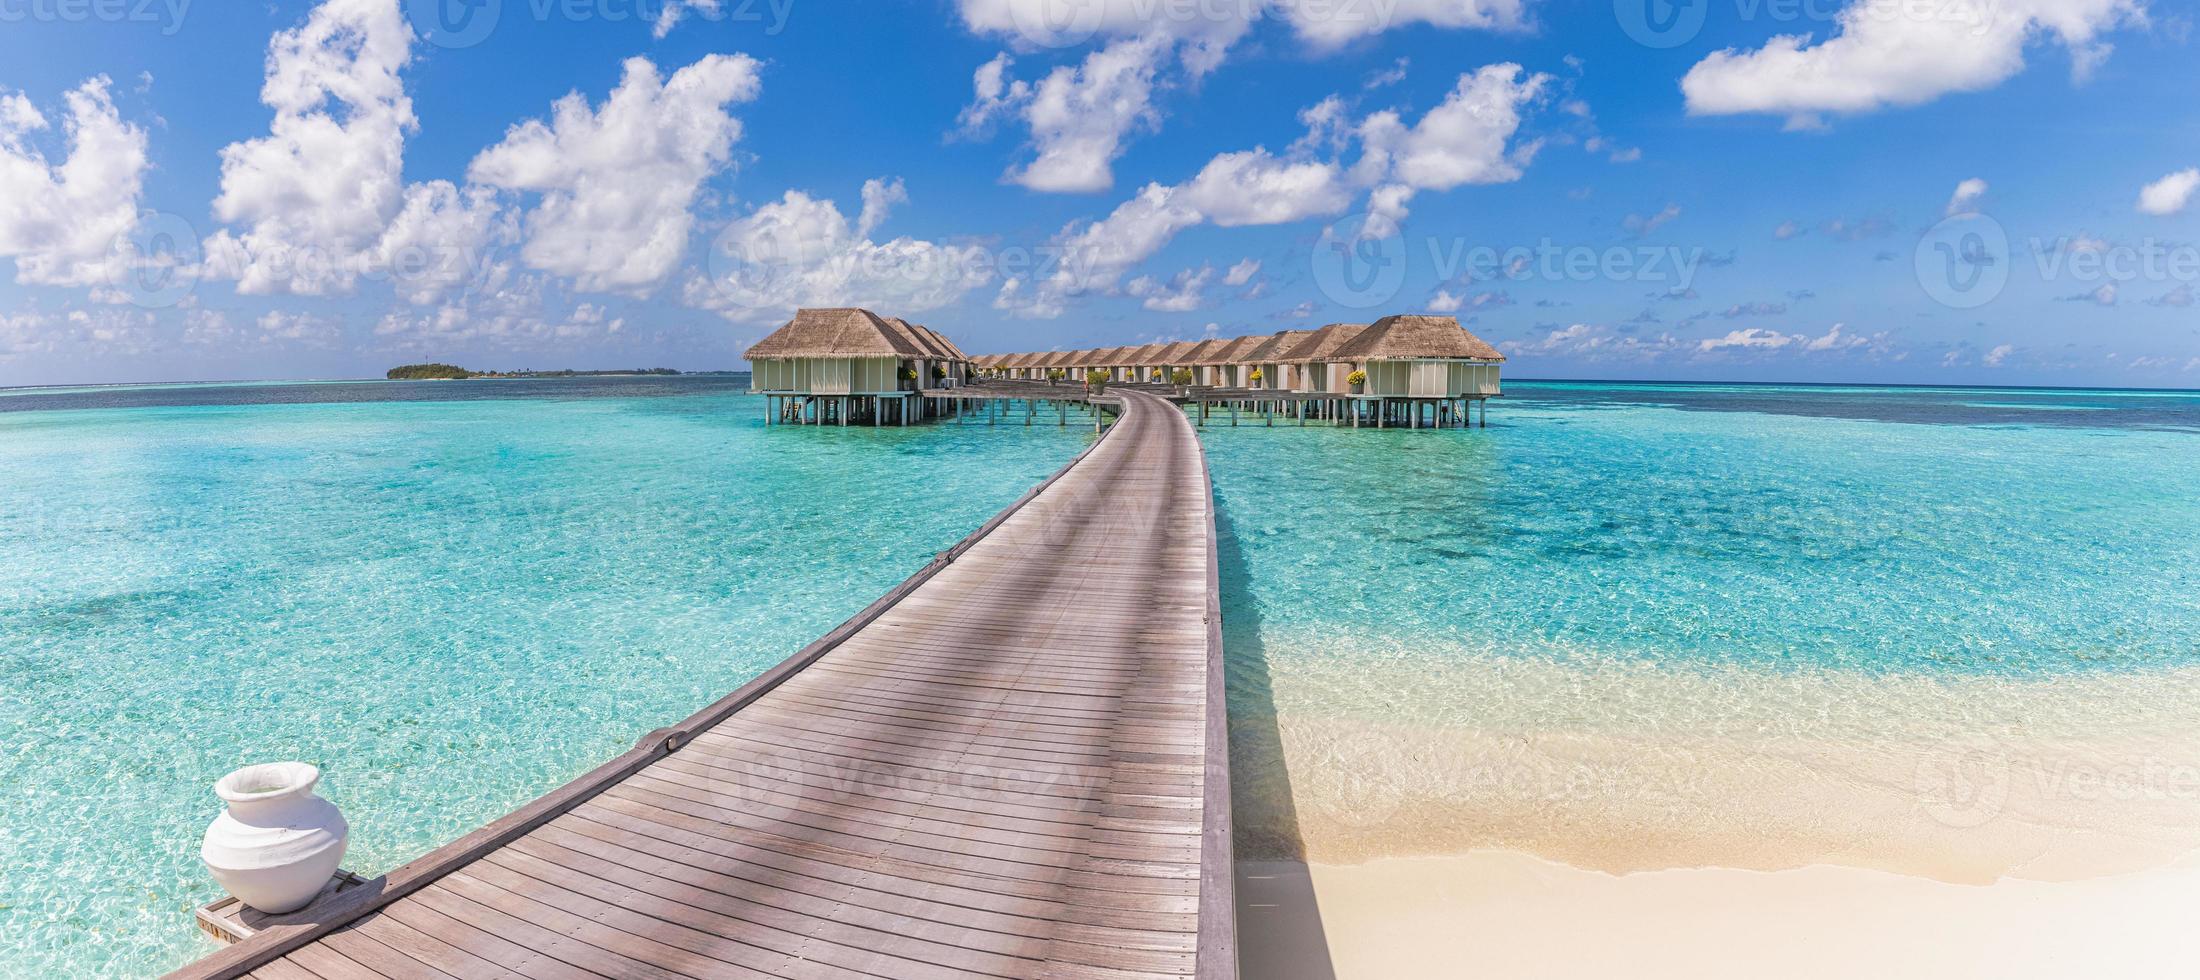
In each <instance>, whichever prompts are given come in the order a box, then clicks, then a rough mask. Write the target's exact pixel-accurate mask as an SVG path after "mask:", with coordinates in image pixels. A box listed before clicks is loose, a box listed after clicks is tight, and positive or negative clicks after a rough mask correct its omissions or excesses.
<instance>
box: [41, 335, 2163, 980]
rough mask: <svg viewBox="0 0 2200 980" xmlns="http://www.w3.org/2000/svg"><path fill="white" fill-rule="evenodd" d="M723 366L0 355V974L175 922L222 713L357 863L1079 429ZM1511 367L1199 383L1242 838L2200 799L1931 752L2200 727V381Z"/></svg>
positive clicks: (688, 700) (77, 963)
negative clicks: (348, 366)
mask: <svg viewBox="0 0 2200 980" xmlns="http://www.w3.org/2000/svg"><path fill="white" fill-rule="evenodd" d="M741 384H742V382H740V381H738V380H736V379H725V378H715V379H714V378H681V379H654V378H651V379H561V380H555V381H483V382H451V383H434V384H421V383H415V384H395V385H392V384H380V383H368V384H316V385H269V386H259V385H238V386H219V387H205V386H178V387H135V388H102V389H87V390H80V391H66V392H63V391H53V390H46V391H39V392H15V393H11V394H10V395H9V396H8V397H5V398H0V473H4V474H6V477H7V478H6V480H5V481H4V482H0V733H5V734H6V736H7V739H6V741H5V743H0V744H4V746H5V748H4V750H0V976H7V977H13V976H50V975H67V976H76V975H138V974H146V973H152V972H156V971H158V970H160V969H162V968H165V967H169V966H173V965H175V964H177V963H180V962H182V961H183V960H185V959H188V958H189V957H190V956H192V955H194V954H196V953H198V952H201V951H203V950H204V949H205V948H206V947H205V946H204V945H203V943H202V942H201V941H200V940H199V939H198V938H197V936H196V933H195V932H194V931H193V929H192V927H191V925H190V920H189V914H190V909H191V907H192V906H193V905H194V904H196V903H198V902H201V901H204V900H207V899H208V898H210V897H212V894H213V886H212V885H211V883H210V882H209V881H208V880H207V879H206V877H205V875H204V873H203V871H201V870H200V869H199V867H198V866H197V860H196V853H195V849H196V847H197V841H198V838H199V835H200V833H201V832H202V830H203V828H204V825H205V822H206V821H207V820H208V819H210V818H211V816H212V814H213V811H214V808H215V805H216V803H215V801H214V799H213V797H212V794H211V792H210V790H209V786H210V784H211V783H212V781H213V780H214V779H215V778H217V777H218V776H219V775H221V774H222V773H223V772H225V771H226V770H228V769H229V768H231V767H233V766H234V765H236V764H238V763H240V762H243V761H246V760H258V759H271V758H300V759H305V760H308V761H313V762H316V763H319V764H320V765H322V766H323V768H324V769H325V771H326V772H327V779H326V789H327V792H328V794H329V795H330V796H331V797H332V798H333V799H335V800H337V801H338V802H339V803H341V804H342V805H343V806H344V807H345V808H346V811H347V813H348V814H349V815H350V817H351V820H352V825H353V828H354V843H353V847H352V852H351V856H350V857H349V858H348V859H347V862H346V863H347V864H348V865H350V866H352V867H354V868H356V869H359V870H361V871H366V872H369V873H372V872H378V871H381V870H386V869H387V868H389V867H392V866H394V865H396V864H398V863H401V862H402V861H404V860H406V859H409V858H411V857H413V856H416V855H418V854H419V853H421V852H423V851H425V850H427V849H429V848H431V847H433V846H435V845H437V844H440V843H442V842H444V841H447V840H449V839H451V838H452V837H455V836H457V835H459V834H461V833H463V832H465V831H467V830H470V829H472V828H473V827H475V826H477V825H479V824H480V823H481V822H482V821H483V820H485V819H487V818H490V817H493V816H495V815H497V814H500V813H502V812H504V811H506V810H508V809H509V808H510V807H512V806H513V805H515V804H517V803H520V802H522V801H524V800H526V799H529V798H532V797H533V796H535V795H537V794H539V793H540V792H542V791H543V790H545V789H547V788H549V787H551V786H554V785H556V784H557V783H559V782H561V781H563V780H565V779H568V778H570V777H572V776H574V775H577V774H578V773H580V772H581V771H583V770H585V769H586V768H587V767H588V766H590V765H591V764H593V763H595V762H598V761H600V760H602V759H604V758H607V757H609V756H610V755H613V754H616V753H617V752H619V751H622V750H624V749H625V748H627V747H629V746H630V745H631V744H632V743H633V741H634V740H635V739H636V738H637V737H639V736H640V735H641V734H642V733H644V732H646V731H648V730H649V729H651V728H654V727H656V726H658V725H661V724H664V723H666V722H668V721H672V720H676V719H678V718H680V717H682V716H684V715H685V714H686V713H688V712H689V711H690V710H692V709H693V708H695V707H697V706H699V705H701V704H703V703H705V702H707V701H709V700H710V699H712V698H714V697H716V696H717V695H718V694H720V693H722V692H724V691H726V690H728V689H730V688H732V687H735V686H738V685H739V684H740V683H741V682H742V681H744V680H746V679H748V678H749V677H751V676H753V675H754V674H755V673H756V672H758V671H759V670H761V669H762V668H763V667H765V666H767V665H769V664H771V663H773V662H776V661H778V660H779V659H781V658H783V657H784V656H785V655H787V654H788V653H790V652H792V651H793V650H795V649H797V648H799V647H800V646H801V645H802V644H804V643H806V642H808V641H809V640H811V639H813V638H815V637H816V636H817V635H818V634H820V633H821V632H823V631H824V630H825V629H827V628H829V627H830V626H831V625H832V624H834V623H836V622H838V621H839V620H841V619H843V618H845V617H846V616H847V615H849V614H851V613H853V612H854V611H856V609H858V608H860V607H861V606H862V605H864V604H866V603H867V602H869V601H870V600H871V599H872V598H874V597H875V596H877V595H878V594H879V593H880V592H882V591H884V590H885V589H886V588H888V587H890V586H891V584H892V583H893V582H895V581H897V580H899V579H900V578H902V577H903V576H905V575H906V574H908V573H909V572H910V571H912V570H913V569H914V568H915V567H916V566H917V565H918V564H920V563H921V562H922V561H923V560H925V558H926V557H927V556H928V555H930V554H931V553H932V552H934V551H936V550H938V549H940V548H943V547H945V546H947V545H948V544H950V543H952V542H953V541H954V540H955V539H957V538H959V537H961V536H962V535H963V534H965V533H967V532H968V531H969V530H970V529H971V528H974V527H975V526H977V525H978V524H979V523H981V522H982V521H983V520H984V519H985V518H986V517H987V516H989V515H990V514H992V513H994V512H995V511H996V510H998V509H999V508H1000V507H1001V506H1003V505H1005V504H1006V503H1007V502H1009V501H1010V500H1012V499H1013V498H1014V497H1015V496H1016V495H1017V494H1019V493H1021V492H1022V491H1023V490H1024V489H1026V488H1028V487H1029V486H1030V485H1032V484H1033V483H1035V482H1036V481H1038V480H1039V479H1041V478H1043V477H1044V475H1045V474H1046V473H1048V472H1051V471H1052V470H1053V469H1054V468H1056V467H1057V466H1059V465H1060V464H1061V463H1062V462H1063V461H1065V460H1066V459H1068V458H1069V456H1070V455H1072V454H1073V453H1074V452H1075V450H1076V449H1077V448H1078V447H1080V446H1081V445H1083V444H1084V442H1085V440H1086V439H1087V438H1089V435H1088V434H1087V433H1085V432H1083V431H1080V430H1078V429H1075V428H1072V429H1071V430H1069V431H1068V432H1063V431H1061V430H1058V429H1054V428H1051V427H1046V426H1038V427H1034V428H1029V429H1027V428H1024V427H1022V426H1010V427H1001V428H991V427H985V426H970V427H958V426H954V425H934V426H925V427H919V428H912V429H908V430H899V429H887V430H860V429H850V430H838V429H835V430H831V431H823V432H820V431H804V430H800V429H786V430H774V431H771V432H768V433H767V432H766V431H765V430H764V429H763V428H762V427H761V426H760V425H759V424H758V418H759V416H760V410H759V409H760V407H759V406H758V405H757V404H756V402H755V400H753V399H749V398H747V397H745V396H741V395H739V394H737V392H738V386H740V385H741ZM1508 389H1509V394H1508V397H1507V398H1505V399H1504V400H1502V401H1500V402H1498V403H1497V404H1496V406H1495V408H1494V410H1493V411H1492V412H1491V419H1492V423H1493V424H1492V425H1491V427H1489V428H1488V429H1477V430H1473V431H1467V432H1441V433H1431V432H1419V433H1399V432H1373V431H1369V430H1365V429H1363V430H1359V431H1356V432H1355V431H1350V430H1337V429H1331V428H1324V427H1320V426H1310V427H1307V428H1303V429H1302V428H1299V427H1296V426H1290V425H1278V426H1277V427H1275V428H1273V429H1270V428H1265V427H1257V426H1252V425H1246V426H1241V427H1238V428H1234V429H1233V428H1230V427H1227V426H1214V427H1210V428H1208V429H1206V430H1205V431H1204V433H1203V437H1204V440H1205V442H1206V444H1207V446H1208V448H1209V460H1210V463H1211V465H1212V468H1213V472H1214V479H1215V485H1216V489H1217V493H1218V498H1219V501H1220V508H1219V513H1220V517H1221V518H1222V520H1221V530H1222V532H1223V538H1222V542H1221V544H1222V549H1221V555H1220V558H1221V567H1222V572H1223V578H1224V588H1225V596H1224V612H1225V626H1226V641H1227V644H1228V647H1229V655H1230V658H1231V667H1232V670H1231V685H1232V687H1231V698H1232V709H1233V723H1234V731H1233V749H1234V754H1236V755H1237V757H1238V763H1239V775H1240V778H1241V784H1242V790H1243V791H1242V792H1241V793H1240V796H1239V800H1240V806H1239V813H1238V819H1239V825H1240V829H1241V843H1251V844H1253V845H1256V846H1255V847H1254V848H1251V849H1250V850H1251V851H1255V852H1257V851H1258V850H1260V849H1261V848H1262V847H1267V846H1272V845H1275V844H1277V843H1278V842H1279V841H1283V842H1285V843H1289V844H1294V845H1297V846H1303V847H1305V848H1306V849H1308V850H1310V851H1313V852H1315V853H1317V854H1318V855H1325V856H1332V857H1338V858H1342V859H1357V858H1363V857H1371V856H1379V855H1382V854H1392V853H1417V852H1431V851H1436V852H1441V851H1447V850H1453V849H1457V848H1459V847H1465V846H1512V847H1521V848H1525V849H1530V850H1534V851H1537V852H1538V853H1544V854H1549V855H1553V856H1558V857H1562V858H1565V859H1568V860H1573V861H1575V862H1577V863H1580V864H1583V865H1585V866H1597V867H1608V868H1612V869H1615V870H1625V869H1631V868H1637V867H1657V866H1671V865H1674V864H1682V863H1727V864H1736V865H1743V866H1766V867H1771V866H1784V865H1787V864H1792V863H1794V862H1796V861H1799V860H1806V859H1809V860H1817V859H1828V858H1829V856H1830V858H1831V859H1836V860H1843V861H1847V862H1849V863H1855V864H1863V865H1868V866H1875V867H1890V868H1896V869H1898V870H1908V869H1911V868H1913V867H1915V866H1916V865H1917V864H1918V863H1920V862H1923V861H1925V860H1926V859H1927V858H1930V857H1933V856H1935V855H1943V854H1947V853H1951V852H1957V851H1961V852H1964V853H1965V854H1966V855H1967V858H1966V861H1965V863H1964V864H1963V867H1962V868H1961V869H1960V872H1961V873H1974V872H1978V870H1979V869H1988V870H1989V871H1991V869H1993V868H1995V867H1997V866H1998V865H1996V862H1998V861H2002V860H2003V859H2004V858H2005V857H2006V855H2008V854H2022V855H2036V854H2038V853H2040V848H2041V847H2042V846H2043V845H2042V844H2041V840H2042V838H2041V837H2040V836H2039V835H2038V834H2037V833H2035V832H2034V831H2035V830H2036V829H2037V828H2038V827H2040V826H2044V825H2054V826H2057V827H2067V828H2078V829H2080V830H2081V831H2089V830H2092V829H2096V828H2098V827H2100V826H2102V825H2107V824H2113V825H2114V827H2115V829H2117V830H2118V831H2119V832H2120V833H2122V834H2124V835H2125V836H2128V837H2132V838H2144V839H2146V840H2148V841H2172V842H2174V841H2177V840H2182V839H2183V838H2182V837H2181V836H2180V835H2182V834H2184V833H2185V832H2186V831H2188V830H2193V829H2195V827H2196V826H2200V817H2196V816H2195V814H2200V800H2195V799H2192V798H2191V796H2190V795H2189V792H2188V793H2187V795H2179V794H2180V792H2185V790H2183V789H2181V788H2183V787H2186V786H2187V784H2186V783H2185V782H2175V781H2173V782H2169V783H2166V784H2165V786H2166V787H2167V788H2168V789H2169V790H2170V791H2169V792H2166V793H2157V794H2154V795H2153V796H2151V797H2149V802H2150V804H2152V805H2153V809H2148V810H2145V811H2144V812H2140V813H2136V814H2133V813H2130V812H2127V811H2128V809H2129V808H2126V809H2125V810H2119V811H2118V812H2117V814H2116V815H2115V818H2114V819H2113V820H2111V819H2110V818H2108V817H2105V816H2102V815H2101V814H2100V813H2099V812H2098V808H2095V807H2090V804H2091V802H2092V801H2091V800H2090V799H2088V798H2086V797H2083V796H2080V795H2075V794H2074V793H2072V792H2070V791H2067V790H2062V789H2057V790H2056V791H2055V792H2052V793H2032V794H2030V795H2027V794H2026V791H2025V784H2024V783H2023V782H2018V783H2016V784H2015V785H2014V787H2013V788H2009V787H2005V788H2009V789H2011V792H2008V793H2006V794H2004V796H2003V797H1999V798H1996V800H1995V810H1994V812H1993V813H1991V814H1987V817H1988V819H1987V820H1985V821H1983V822H1972V818H1974V817H1976V816H1977V814H1976V813H1974V812H1971V811H1967V810H1966V811H1956V812H1954V813H1953V814H1952V816H1954V817H1959V818H1962V819H1961V820H1952V819H1949V818H1950V816H1951V813H1950V811H1949V810H1948V809H1947V808H1946V807H1942V808H1940V809H1932V808H1926V809H1924V810H1922V811H1921V810H1920V809H1919V805H1918V802H1917V799H1916V797H1917V786H1916V785H1915V783H1916V781H1917V780H1916V777H1918V776H1920V775H1925V776H1932V775H1936V774H1937V773H1938V771H1937V770H1929V769H1925V768H1921V767H1920V766H1921V763H1919V762H1918V761H1917V759H1918V758H1922V759H1923V760H1924V763H1923V764H1925V765H1931V764H1937V763H1936V761H1935V760H1936V759H1937V758H1938V757H1936V756H1933V755H1931V754H1929V753H1928V754H1926V755H1923V756H1918V755H1917V753H1919V752H1924V751H1926V750H1930V749H1934V748H1935V747H1938V746H1942V745H1946V744H1960V745H1969V744H1971V743H1969V742H1966V741H1961V740H1965V739H1972V738H1976V737H1978V736H1980V735H1982V734H1984V735H1987V736H1991V737H1993V738H1996V739H2000V740H2002V741H1999V742H1996V743H1995V744H1996V745H1998V746H2003V747H2006V746H2008V745H2018V744H2020V742H2021V748H2022V751H2023V752H2025V753H2029V754H2027V755H2025V756H2023V757H2022V760H2021V761H2023V762H2024V763H2026V764H2034V763H2037V764H2040V765H2044V766H2053V767H2055V772H2056V773H2057V775H2058V778H2060V777H2061V776H2062V775H2067V774H2068V773H2070V772H2073V771H2076V772H2081V773H2082V772H2086V771H2088V770H2084V769H2078V770H2072V769H2071V768H2070V766H2071V765H2072V764H2073V763H2072V762H2071V761H2070V760H2073V759H2075V760H2077V762H2076V763H2075V764H2077V765H2080V766H2101V767H2114V766H2123V765H2125V764H2126V763H2128V762H2129V761H2130V759H2132V758H2134V757H2141V758H2143V759H2144V760H2145V761H2148V762H2162V763H2166V764H2168V765H2170V766H2171V767H2172V768H2171V769H2169V770H2168V772H2169V773H2170V776H2169V778H2171V779H2173V780H2174V778H2175V777H2176V775H2177V774H2178V773H2182V772H2186V771H2188V768H2179V767H2190V766H2194V765H2200V738H2195V736H2194V726H2193V725H2192V724H2191V719H2190V716H2191V706H2192V705H2193V704H2194V703H2195V702H2200V675H2196V673H2195V671H2196V669H2200V563H2196V561H2195V560H2196V559H2200V501H2196V500H2195V497H2194V494H2193V493H2192V492H2191V488H2192V487H2193V486H2195V485H2200V480H2196V479H2195V478H2196V477H2200V442H2196V441H2195V440H2196V439H2200V435H2196V434H2195V433H2196V432H2200V396H2196V395H2193V394H2189V393H2165V392H2040V391H1980V390H1971V389H1876V388H1856V387H1845V388H1769V387H1764V386H1738V385H1737V386H1672V385H1603V384H1589V383H1562V384H1528V383H1520V382H1514V383H1510V384H1509V385H1508ZM2027 739H2029V740H2031V741H2022V740H2027ZM2041 739H2047V740H2050V741H2053V743H2054V744H2053V745H2052V746H2047V747H2045V748H2043V747H2042V745H2043V744H2044V743H2042V742H2040V741H2039V740H2041ZM2133 745H2136V746H2137V747H2136V748H2133V747H2132V746H2133ZM1966 751H1968V750H1966ZM2134 753H2144V755H2143V756H2135V755H2134ZM1985 758H1987V759H1989V760H1992V759H1996V758H1999V757H1998V756H1991V755H1989V756H1986V757H1985ZM1956 761H1957V762H1962V763H1968V762H1970V761H1972V760H1971V758H1970V756H1968V755H1964V756H1961V757H1959V758H1957V759H1956ZM2019 771H2021V770H2019ZM2114 771H2122V770H2120V769H2119V770H2114ZM2137 771H2138V772H2140V774H2141V775H2142V776H2143V777H2145V776H2148V774H2150V773H2152V772H2153V770H2151V769H2144V768H2142V769H2139V770H2137ZM2189 771H2200V769H2191V770H2189ZM2149 778H2151V777H2149ZM2061 785H2064V784H2057V786H2061ZM2069 785H2076V784H2069ZM2192 785H2200V783H2193V784H2192ZM2155 788H2159V787H2153V786H2142V787H2141V789H2155ZM2058 794H2059V795H2058ZM1294 808H1295V809H1294ZM1279 810H1281V811H1283V812H1282V813H1281V814H1280V815H1279V812H1278V811H1279ZM1913 824H1914V826H1913ZM1287 838H1288V839H1289V840H1285V839H1287ZM1646 842H1648V843H1646ZM1650 845H1655V848H1654V849H1652V850H1650V851H1647V852H1646V851H1645V848H1646V847H1649V846H1650Z"/></svg>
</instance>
